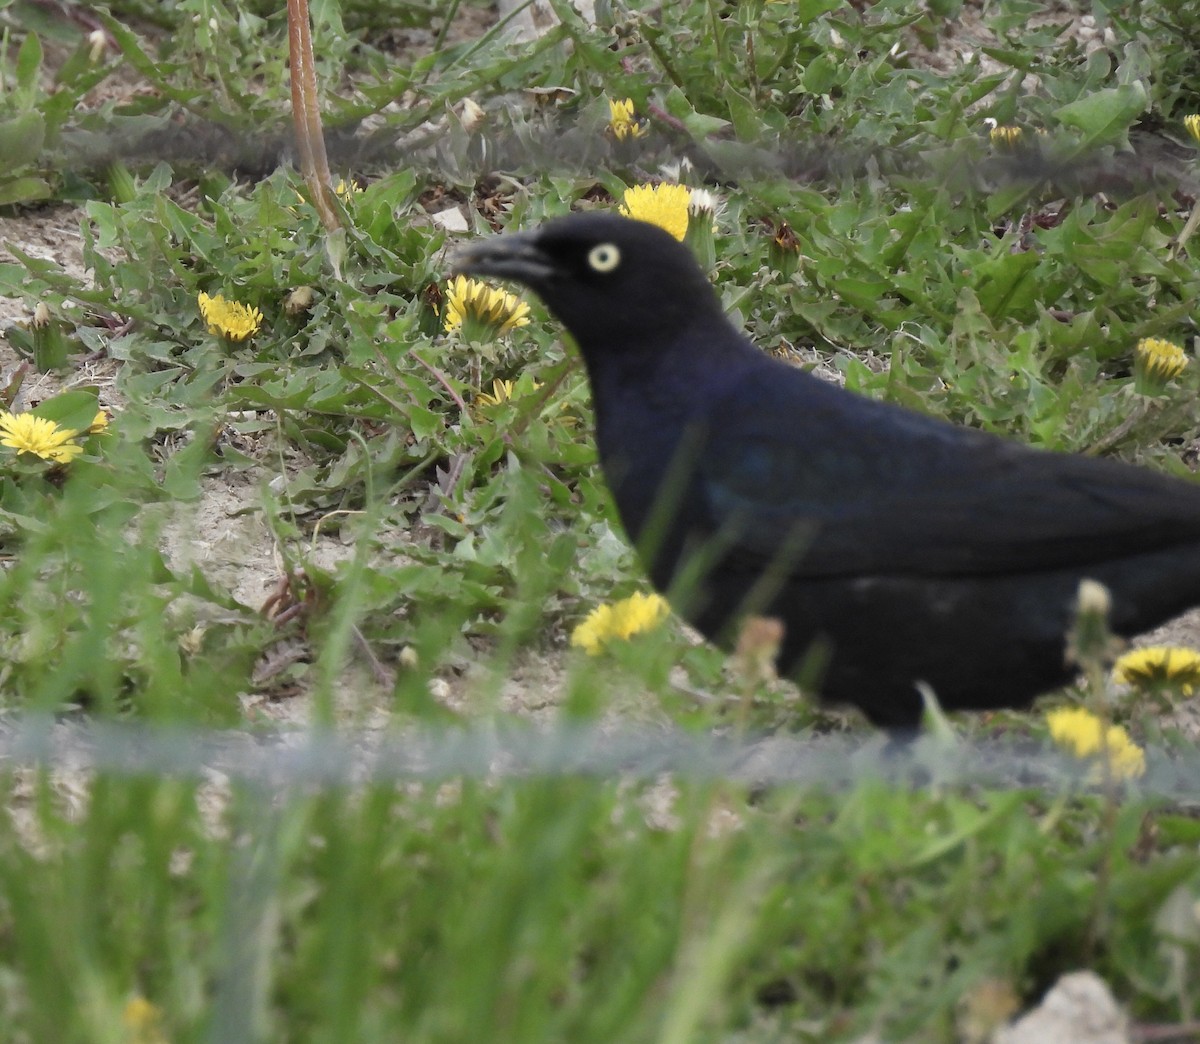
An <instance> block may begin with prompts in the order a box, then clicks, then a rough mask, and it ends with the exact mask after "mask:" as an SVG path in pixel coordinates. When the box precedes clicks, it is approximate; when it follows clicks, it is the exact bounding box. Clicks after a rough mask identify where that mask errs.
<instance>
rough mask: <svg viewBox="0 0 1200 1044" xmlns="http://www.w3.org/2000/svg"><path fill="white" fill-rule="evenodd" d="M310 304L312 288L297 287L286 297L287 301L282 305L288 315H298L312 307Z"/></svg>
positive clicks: (311, 301)
mask: <svg viewBox="0 0 1200 1044" xmlns="http://www.w3.org/2000/svg"><path fill="white" fill-rule="evenodd" d="M312 303H313V288H312V287H311V286H298V287H296V289H294V290H293V291H292V292H291V293H290V294H288V295H287V300H286V301H284V303H283V310H284V311H285V312H287V314H288V315H299V314H300V313H301V312H307V311H308V310H309V309H310V308H311V307H312Z"/></svg>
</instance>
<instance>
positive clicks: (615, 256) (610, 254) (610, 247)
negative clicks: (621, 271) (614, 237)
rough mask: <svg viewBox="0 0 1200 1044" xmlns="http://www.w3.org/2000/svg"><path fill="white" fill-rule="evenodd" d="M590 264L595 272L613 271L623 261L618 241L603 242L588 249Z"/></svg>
mask: <svg viewBox="0 0 1200 1044" xmlns="http://www.w3.org/2000/svg"><path fill="white" fill-rule="evenodd" d="M587 259H588V264H589V265H591V266H592V270H593V271H595V272H611V271H612V270H613V269H614V268H616V267H617V265H619V264H620V263H621V251H620V250H618V249H617V245H616V243H601V244H600V245H599V246H594V247H592V249H591V250H589V251H588V256H587Z"/></svg>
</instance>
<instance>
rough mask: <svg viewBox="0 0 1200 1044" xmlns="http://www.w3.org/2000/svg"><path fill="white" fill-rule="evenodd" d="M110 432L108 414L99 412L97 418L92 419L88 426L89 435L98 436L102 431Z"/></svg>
mask: <svg viewBox="0 0 1200 1044" xmlns="http://www.w3.org/2000/svg"><path fill="white" fill-rule="evenodd" d="M107 430H108V414H107V413H105V412H104V411H103V410H97V411H96V416H95V417H93V418H92V423H91V424H89V425H88V426H87V432H86V433H87V434H88V435H98V434H99V433H100V432H102V431H107Z"/></svg>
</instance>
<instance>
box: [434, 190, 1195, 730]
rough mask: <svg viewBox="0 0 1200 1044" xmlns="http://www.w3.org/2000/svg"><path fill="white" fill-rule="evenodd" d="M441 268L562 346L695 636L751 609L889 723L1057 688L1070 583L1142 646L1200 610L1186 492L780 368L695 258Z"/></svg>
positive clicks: (657, 578)
mask: <svg viewBox="0 0 1200 1044" xmlns="http://www.w3.org/2000/svg"><path fill="white" fill-rule="evenodd" d="M455 269H456V271H458V272H462V273H468V274H471V275H479V276H492V277H498V278H501V279H508V280H513V281H515V282H518V283H522V284H524V285H526V286H528V287H529V288H530V289H532V290H534V291H535V292H536V293H537V294H538V296H540V297H541V298H542V300H543V301H544V302H545V303H546V305H547V307H548V308H549V309H550V311H551V312H552V313H553V314H554V315H555V316H556V317H557V318H558V319H559V320H560V321H561V322H562V323H563V325H564V326H566V328H567V329H568V330H569V331H570V333H571V334H572V335H573V336H574V338H575V340H576V342H577V343H578V345H579V350H580V351H581V353H582V354H583V359H584V362H585V364H586V366H587V372H588V378H589V380H590V382H591V388H592V397H593V401H594V406H595V415H596V441H597V444H598V447H599V451H600V462H601V465H602V467H603V469H604V475H605V478H606V480H607V482H608V484H609V486H610V488H611V490H612V493H613V497H614V499H615V501H616V505H617V510H618V511H619V513H620V516H621V521H622V522H623V523H624V526H625V529H626V530H627V532H628V534H629V537H630V539H631V540H632V541H633V543H634V545H635V546H636V547H637V549H638V552H639V555H640V557H641V559H642V561H643V564H644V565H645V567H646V569H647V571H648V572H649V574H650V577H651V579H652V580H653V582H654V584H655V586H656V587H658V588H659V590H661V591H664V592H666V593H667V595H668V597H669V598H670V599H671V601H672V604H673V605H674V607H675V608H676V609H677V610H678V611H680V612H681V614H682V615H683V616H684V617H685V618H686V619H688V620H689V621H690V622H691V623H692V624H693V625H695V626H696V627H697V628H698V629H699V630H700V631H702V632H703V633H704V634H705V635H706V636H707V637H709V638H713V639H718V640H721V639H723V640H725V641H728V640H729V639H730V638H731V637H732V636H733V633H734V630H735V628H736V625H737V621H738V619H739V618H740V616H741V615H742V614H744V613H745V612H747V611H752V612H753V613H755V614H757V615H761V616H769V617H774V618H777V619H778V620H780V621H781V622H782V623H783V625H784V628H785V631H784V639H783V644H782V647H781V650H780V667H781V669H782V670H783V671H784V672H786V673H791V674H797V673H802V672H806V671H807V670H808V669H809V668H810V667H811V666H812V665H813V664H819V665H820V674H819V679H818V683H817V688H818V690H819V691H820V693H821V694H822V695H823V696H824V697H826V698H828V699H831V700H835V701H838V702H844V703H850V704H853V705H855V706H857V707H859V708H861V709H862V711H864V712H865V713H866V715H867V717H868V718H870V719H871V720H872V721H873V722H875V723H876V724H878V725H882V726H886V727H908V726H913V725H916V724H917V723H918V722H919V720H920V716H921V712H922V707H923V702H922V700H921V698H920V695H919V691H918V689H917V683H918V682H924V683H926V684H928V685H929V686H930V687H931V688H932V689H933V692H934V693H935V694H936V696H937V698H938V700H939V702H940V703H941V705H942V706H943V707H944V708H946V709H951V710H953V709H977V710H979V709H987V708H996V707H1019V706H1024V705H1026V704H1028V703H1029V702H1030V701H1032V700H1033V698H1034V697H1035V696H1037V695H1038V694H1040V693H1043V692H1045V691H1047V690H1049V689H1053V688H1056V687H1058V686H1060V685H1062V684H1065V683H1066V682H1067V681H1069V680H1070V679H1071V677H1072V674H1073V672H1072V669H1071V667H1070V665H1069V664H1068V662H1067V659H1066V656H1065V648H1066V636H1067V633H1068V631H1069V629H1070V627H1071V623H1072V618H1073V613H1074V608H1075V603H1076V597H1077V592H1078V589H1079V584H1080V581H1081V580H1083V579H1085V578H1090V579H1093V580H1096V581H1099V582H1100V583H1102V584H1104V585H1105V586H1106V587H1107V588H1108V589H1109V591H1110V592H1111V595H1112V612H1111V618H1110V624H1111V626H1112V628H1113V630H1114V631H1116V632H1117V633H1119V634H1123V635H1130V634H1136V633H1138V632H1140V631H1144V630H1147V629H1148V628H1150V627H1152V626H1154V625H1156V624H1158V623H1160V622H1162V621H1163V620H1166V619H1168V618H1170V617H1171V616H1174V615H1176V614H1177V613H1179V612H1181V611H1182V610H1184V609H1186V608H1188V607H1189V606H1192V605H1197V604H1200V485H1195V484H1192V483H1190V482H1187V481H1183V480H1179V479H1174V478H1169V477H1166V476H1163V475H1159V474H1155V473H1153V472H1150V471H1146V470H1144V469H1141V468H1137V467H1133V466H1131V465H1127V464H1123V463H1120V462H1117V461H1111V460H1101V459H1095V458H1089V457H1080V456H1075V455H1071V454H1061V453H1050V452H1045V451H1041V450H1035V449H1032V448H1030V447H1027V446H1023V445H1019V444H1017V443H1013V442H1009V441H1007V440H1005V439H1002V438H999V437H997V436H994V435H990V434H987V433H984V432H980V431H975V430H971V429H968V428H962V427H958V426H956V425H953V424H949V423H946V422H944V421H940V420H935V419H933V418H931V417H926V416H923V415H922V414H919V413H915V412H913V411H911V410H907V409H903V408H901V407H898V406H894V405H891V404H889V403H883V402H876V401H873V400H870V399H866V398H864V397H862V396H859V395H855V394H853V393H851V392H848V391H846V390H844V389H842V388H839V387H837V386H835V385H832V384H829V383H827V382H824V381H821V380H819V379H818V378H815V377H813V376H811V375H809V374H806V373H804V372H802V371H800V370H798V369H795V368H794V367H792V366H789V365H787V364H786V363H783V362H781V361H778V360H775V359H772V358H771V357H770V356H768V355H767V354H766V353H764V352H763V351H761V350H760V349H758V348H757V347H755V346H754V345H753V344H752V343H751V342H750V341H748V340H747V339H746V338H744V337H743V336H742V335H741V334H740V333H738V331H737V330H735V329H734V327H733V326H732V325H731V324H730V323H729V321H728V320H727V319H726V317H725V315H724V314H723V313H722V310H721V307H720V304H719V301H718V299H717V296H716V294H715V293H714V291H713V289H712V287H711V286H710V285H709V282H708V279H707V278H706V276H705V274H704V272H703V271H702V270H701V268H700V267H699V265H698V264H697V263H696V261H695V260H694V258H693V257H692V255H691V254H690V252H689V251H688V250H687V248H686V247H685V246H683V245H682V244H680V243H678V242H676V241H675V239H673V238H672V237H671V236H670V235H669V234H668V233H666V232H664V231H662V230H661V229H659V228H657V227H655V226H654V225H651V224H649V223H646V222H643V221H635V220H632V219H630V218H625V217H619V216H616V215H613V214H601V213H592V214H573V215H569V216H567V217H563V218H559V219H557V220H554V221H550V222H548V223H546V224H545V225H542V226H540V227H539V228H537V229H535V230H533V231H531V232H524V233H516V234H509V235H503V236H499V237H496V238H493V239H489V240H487V241H484V242H481V243H478V244H474V245H472V246H470V247H469V248H467V249H466V251H465V252H464V253H463V254H462V255H460V257H459V259H458V261H457V264H456V265H455Z"/></svg>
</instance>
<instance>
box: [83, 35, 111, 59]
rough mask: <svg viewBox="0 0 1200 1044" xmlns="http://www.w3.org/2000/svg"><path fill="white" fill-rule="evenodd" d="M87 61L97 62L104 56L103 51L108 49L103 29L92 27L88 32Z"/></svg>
mask: <svg viewBox="0 0 1200 1044" xmlns="http://www.w3.org/2000/svg"><path fill="white" fill-rule="evenodd" d="M87 41H88V61H89V62H91V63H92V65H96V64H98V63H99V62H100V61H101V60H103V58H104V54H105V52H106V51H107V50H108V36H107V34H106V33H105V32H104V30H103V29H93V30H92V31H91V32H90V33H88V37H87Z"/></svg>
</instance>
